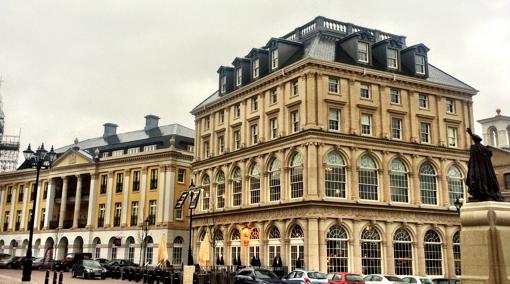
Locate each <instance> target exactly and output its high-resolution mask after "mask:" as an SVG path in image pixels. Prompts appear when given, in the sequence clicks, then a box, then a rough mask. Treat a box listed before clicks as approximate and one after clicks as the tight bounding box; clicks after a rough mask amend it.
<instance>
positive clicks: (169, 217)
mask: <svg viewBox="0 0 510 284" xmlns="http://www.w3.org/2000/svg"><path fill="white" fill-rule="evenodd" d="M213 190H214V189H213V188H211V192H212V191H213ZM165 191H166V195H165V204H164V205H165V207H164V208H165V210H164V211H165V212H164V214H163V222H166V223H168V222H172V221H173V220H174V199H175V166H170V165H168V166H166V168H165Z"/></svg>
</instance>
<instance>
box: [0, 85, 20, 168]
mask: <svg viewBox="0 0 510 284" xmlns="http://www.w3.org/2000/svg"><path fill="white" fill-rule="evenodd" d="M1 87H2V79H1V78H0V88H1ZM4 126H5V114H4V111H3V103H2V93H1V92H0V172H8V171H14V170H16V167H17V166H18V155H19V137H20V136H19V135H18V136H16V135H4Z"/></svg>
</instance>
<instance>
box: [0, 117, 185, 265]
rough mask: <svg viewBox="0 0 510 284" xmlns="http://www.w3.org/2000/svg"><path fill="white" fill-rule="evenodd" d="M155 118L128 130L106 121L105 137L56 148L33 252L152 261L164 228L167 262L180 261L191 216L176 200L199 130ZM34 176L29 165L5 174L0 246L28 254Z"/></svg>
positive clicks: (41, 191)
mask: <svg viewBox="0 0 510 284" xmlns="http://www.w3.org/2000/svg"><path fill="white" fill-rule="evenodd" d="M158 119H159V118H158V117H157V116H154V115H149V116H146V126H145V127H144V129H142V130H138V131H132V132H126V133H117V132H116V128H117V126H116V125H115V124H111V123H107V124H105V131H104V134H103V136H101V137H97V138H92V139H87V140H84V141H81V142H80V141H78V140H75V144H72V145H69V146H66V147H62V148H60V149H57V150H56V152H57V154H58V158H57V160H56V161H55V162H54V164H53V166H52V168H51V169H49V170H42V171H41V176H40V182H39V185H38V191H37V203H36V213H35V224H34V243H33V249H34V251H33V255H34V256H36V257H42V256H44V255H45V253H48V250H50V253H49V254H50V255H51V257H52V258H53V259H57V260H60V259H62V258H64V256H66V255H67V254H68V253H73V252H91V253H92V255H93V257H94V258H107V259H115V258H121V259H129V260H132V261H134V262H135V263H140V262H144V261H142V258H145V260H146V262H148V263H151V264H155V261H156V258H157V254H156V252H157V247H158V244H159V241H160V238H161V237H162V236H163V235H164V236H165V237H166V240H167V247H168V250H169V251H168V254H169V257H170V261H171V262H172V263H174V264H181V263H182V261H183V259H184V258H183V256H185V252H186V251H187V250H186V249H185V248H186V246H187V243H188V241H187V240H188V236H189V235H188V230H187V223H188V222H187V220H188V215H187V214H186V212H184V214H183V212H182V211H180V210H175V209H174V203H175V200H176V199H177V198H178V197H179V195H180V193H181V192H182V191H183V190H185V189H187V188H188V186H189V180H190V174H191V161H192V159H193V153H192V146H193V141H194V137H193V136H194V132H193V130H191V129H189V128H186V127H184V126H181V125H178V124H171V125H163V126H158ZM34 183H35V170H34V169H30V168H28V167H27V166H26V165H25V164H22V165H21V166H20V168H19V169H18V170H16V171H14V172H9V173H1V174H0V212H1V220H2V223H1V224H2V226H1V228H0V252H3V253H8V254H11V255H16V256H23V255H25V253H26V247H27V245H28V227H29V225H28V224H29V220H30V216H31V214H32V200H33V199H32V198H33V194H32V193H33V189H34ZM30 189H31V190H30ZM31 192H32V193H31ZM144 224H146V225H148V237H147V238H145V234H144V233H143V232H142V226H143V225H144ZM144 240H146V242H147V245H142V244H143V243H144ZM142 249H143V250H142Z"/></svg>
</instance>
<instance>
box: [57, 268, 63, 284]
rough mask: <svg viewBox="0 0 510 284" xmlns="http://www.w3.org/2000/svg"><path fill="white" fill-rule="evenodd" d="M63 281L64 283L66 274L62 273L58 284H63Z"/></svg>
mask: <svg viewBox="0 0 510 284" xmlns="http://www.w3.org/2000/svg"><path fill="white" fill-rule="evenodd" d="M62 281H64V273H62V271H60V275H59V276H58V284H62Z"/></svg>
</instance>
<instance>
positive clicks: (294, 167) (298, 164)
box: [290, 153, 303, 198]
mask: <svg viewBox="0 0 510 284" xmlns="http://www.w3.org/2000/svg"><path fill="white" fill-rule="evenodd" d="M299 197H303V158H302V157H301V155H300V154H299V153H295V154H294V156H292V159H291V160H290V198H299Z"/></svg>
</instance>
